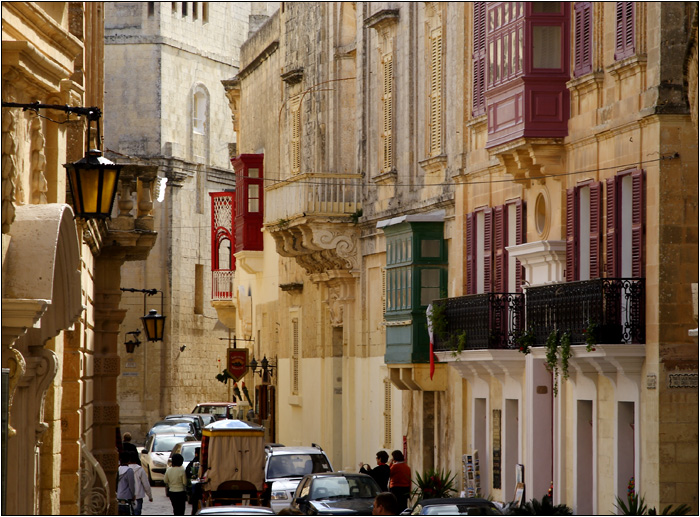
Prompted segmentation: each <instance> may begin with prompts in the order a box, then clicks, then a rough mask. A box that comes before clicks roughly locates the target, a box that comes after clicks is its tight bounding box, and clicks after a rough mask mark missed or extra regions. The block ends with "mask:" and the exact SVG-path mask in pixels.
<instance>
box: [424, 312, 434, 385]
mask: <svg viewBox="0 0 700 517" xmlns="http://www.w3.org/2000/svg"><path fill="white" fill-rule="evenodd" d="M432 314H433V304H432V303H430V304H428V309H427V310H426V311H425V315H426V319H427V320H428V337H429V338H430V380H431V381H432V380H433V374H434V373H435V354H434V353H433V322H432V319H431V316H432Z"/></svg>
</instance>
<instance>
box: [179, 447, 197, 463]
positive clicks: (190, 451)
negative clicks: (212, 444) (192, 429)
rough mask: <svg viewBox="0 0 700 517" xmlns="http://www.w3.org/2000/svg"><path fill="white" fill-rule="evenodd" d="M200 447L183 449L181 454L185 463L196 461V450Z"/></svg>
mask: <svg viewBox="0 0 700 517" xmlns="http://www.w3.org/2000/svg"><path fill="white" fill-rule="evenodd" d="M197 447H199V445H197V446H196V447H183V448H182V449H180V454H182V459H183V460H185V461H192V460H193V459H194V450H195V449H196V448H197Z"/></svg>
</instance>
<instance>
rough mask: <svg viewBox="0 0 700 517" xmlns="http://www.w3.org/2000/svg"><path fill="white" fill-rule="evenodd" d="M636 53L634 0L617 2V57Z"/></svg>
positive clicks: (620, 57) (621, 57)
mask: <svg viewBox="0 0 700 517" xmlns="http://www.w3.org/2000/svg"><path fill="white" fill-rule="evenodd" d="M633 54H634V2H615V59H616V60H618V59H623V58H626V57H629V56H631V55H633Z"/></svg>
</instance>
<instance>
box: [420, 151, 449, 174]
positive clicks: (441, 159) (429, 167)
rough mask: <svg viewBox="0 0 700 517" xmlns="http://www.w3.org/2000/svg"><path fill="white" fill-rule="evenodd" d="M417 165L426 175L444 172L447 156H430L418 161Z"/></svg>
mask: <svg viewBox="0 0 700 517" xmlns="http://www.w3.org/2000/svg"><path fill="white" fill-rule="evenodd" d="M418 164H419V165H420V166H421V167H423V170H424V171H425V172H427V173H428V174H434V173H436V172H444V171H445V168H446V167H447V155H445V154H439V155H437V156H432V157H430V158H426V159H425V160H421V161H419V162H418Z"/></svg>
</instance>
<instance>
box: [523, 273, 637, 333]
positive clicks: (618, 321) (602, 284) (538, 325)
mask: <svg viewBox="0 0 700 517" xmlns="http://www.w3.org/2000/svg"><path fill="white" fill-rule="evenodd" d="M526 297H527V301H526V318H527V328H528V329H530V330H532V331H533V332H534V334H535V342H536V344H538V345H539V344H543V343H544V342H545V341H546V340H547V337H548V336H549V334H550V333H551V332H552V330H554V329H555V328H556V329H558V330H559V331H562V332H567V331H568V332H570V333H571V344H574V345H577V344H583V343H585V342H586V339H585V334H584V330H585V329H587V328H588V326H589V324H591V323H592V324H594V325H595V327H596V328H595V339H596V342H597V343H600V344H622V343H644V340H645V335H644V331H645V328H644V325H645V323H644V308H645V299H644V279H643V278H596V279H593V280H585V281H580V282H566V283H560V284H547V285H542V286H537V287H529V288H528V289H527V295H526Z"/></svg>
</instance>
